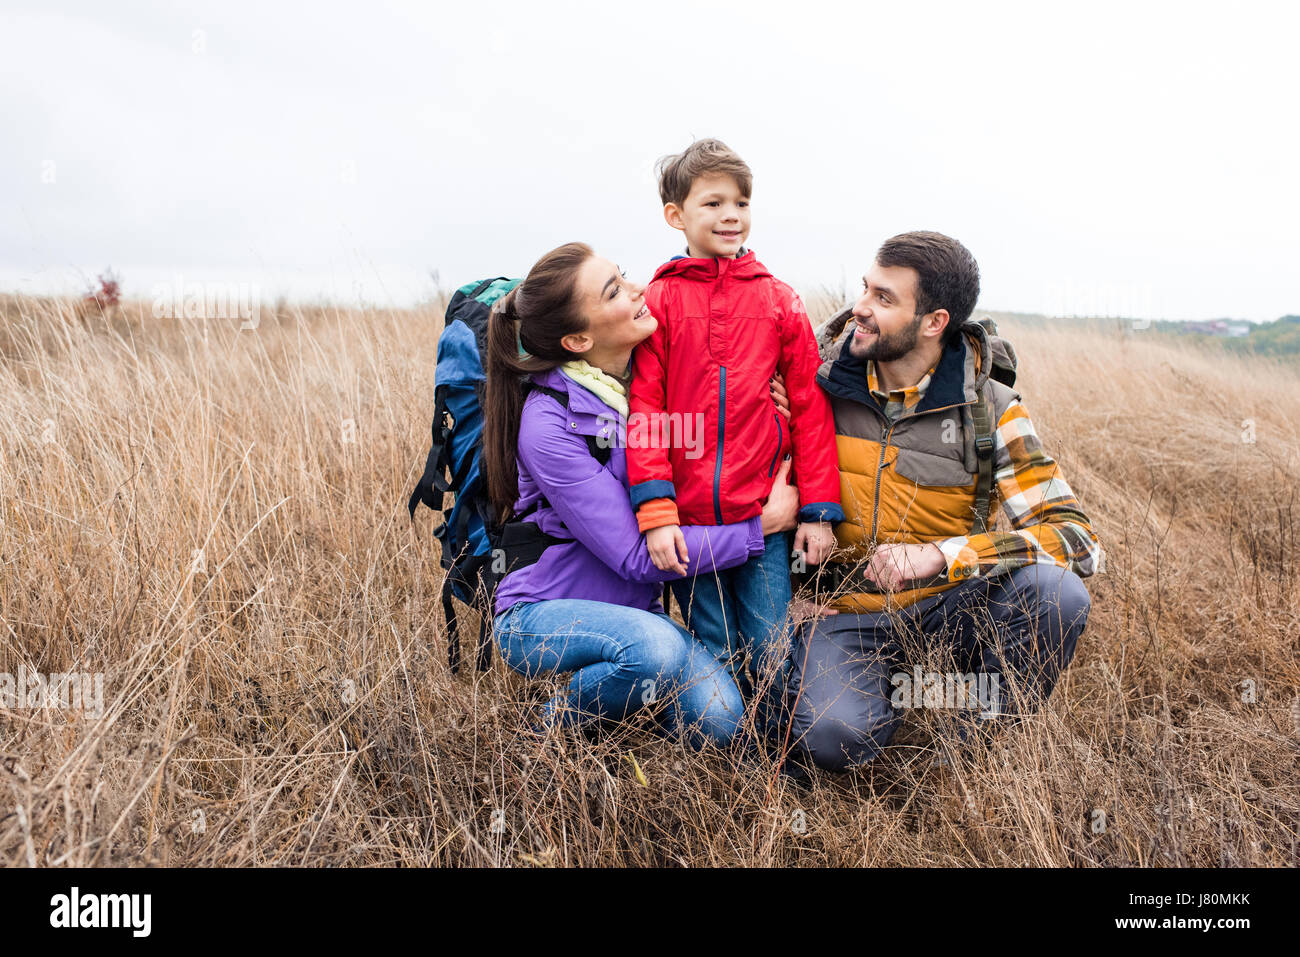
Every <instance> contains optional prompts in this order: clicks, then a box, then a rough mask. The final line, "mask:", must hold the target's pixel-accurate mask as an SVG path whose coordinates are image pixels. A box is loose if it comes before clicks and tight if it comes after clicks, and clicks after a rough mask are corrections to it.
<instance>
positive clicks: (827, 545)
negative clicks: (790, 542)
mask: <svg viewBox="0 0 1300 957" xmlns="http://www.w3.org/2000/svg"><path fill="white" fill-rule="evenodd" d="M834 547H835V533H834V532H833V531H832V530H831V523H830V522H800V523H799V527H798V528H797V529H795V533H794V548H795V551H797V552H803V554H804V560H805V561H806V562H808V564H810V565H820V564H821V563H822V562H823V561H824V560H825V559H826V557H827V556H828V555H830V553H831V549H832V548H834Z"/></svg>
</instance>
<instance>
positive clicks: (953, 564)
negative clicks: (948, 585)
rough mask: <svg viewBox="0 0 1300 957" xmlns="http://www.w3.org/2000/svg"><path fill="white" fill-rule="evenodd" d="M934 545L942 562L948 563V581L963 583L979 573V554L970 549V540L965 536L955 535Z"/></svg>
mask: <svg viewBox="0 0 1300 957" xmlns="http://www.w3.org/2000/svg"><path fill="white" fill-rule="evenodd" d="M934 544H935V545H937V546H939V551H941V552H943V558H944V561H946V562H947V563H948V581H950V582H960V581H965V580H966V579H968V578H974V577H975V576H977V575H978V574H979V573H980V557H979V553H978V552H977V551H975V549H974V548H972V547H971V540H970V538H968V537H967V536H965V535H956V536H954V537H952V538H944V539H940V540H939V541H937V542H935V543H934Z"/></svg>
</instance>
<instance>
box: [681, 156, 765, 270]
mask: <svg viewBox="0 0 1300 957" xmlns="http://www.w3.org/2000/svg"><path fill="white" fill-rule="evenodd" d="M664 218H665V219H666V220H668V225H670V226H672V227H673V228H675V229H680V230H682V231H683V232H684V233H686V244H687V247H688V248H689V250H690V253H691V255H692V256H696V257H700V258H708V257H734V256H735V255H736V253H738V252H740V247H741V246H743V245H744V244H745V240H746V238H748V236H749V197H748V196H746V195H744V194H743V193H741V191H740V186H739V185H738V184H737V183H736V179H735V177H733V176H731V175H730V174H728V173H709V174H707V175H705V176H700V177H697V178H696V180H695V182H694V183H692V184H691V191H690V193H689V194H688V195H687V197H686V200H685V201H684V202H683V203H682V204H681V206H678V205H677V204H676V203H669V204H668V205H667V206H665V207H664Z"/></svg>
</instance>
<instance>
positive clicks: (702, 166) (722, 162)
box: [655, 139, 754, 206]
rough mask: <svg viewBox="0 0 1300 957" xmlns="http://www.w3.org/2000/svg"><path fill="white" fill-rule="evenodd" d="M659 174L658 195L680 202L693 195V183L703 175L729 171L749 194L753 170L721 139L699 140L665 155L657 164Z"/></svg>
mask: <svg viewBox="0 0 1300 957" xmlns="http://www.w3.org/2000/svg"><path fill="white" fill-rule="evenodd" d="M655 172H657V173H658V174H659V198H660V199H662V200H663V202H664V205H665V206H667V205H668V204H669V203H673V204H675V205H677V206H681V205H682V204H683V203H684V202H686V197H687V196H689V195H690V192H691V186H692V185H693V184H694V183H695V181H696V180H697V179H698V178H699V177H701V176H707V175H708V174H710V173H726V174H728V175H729V176H731V177H733V178H734V179H735V180H736V185H737V186H739V187H740V191H741V192H742V193H744V194H745V196H749V195H750V190H751V189H752V188H753V185H754V174H753V173H751V172H750V171H749V167H748V166H747V165H746V164H745V161H744V160H743V159H741V158H740V156H739V154H737V153H736V152H734V151H733V150H732V149H731V147H729V146H727V144H726V143H724V142H722V140H715V139H703V140H696V141H695V142H694V143H692V144H691V145H690V146H688V147H686V149H685V150H683V151H682V152H680V153H674V154H672V155H671V156H665V157H663V158H662V159H661V160H659V162H658V163H656V164H655Z"/></svg>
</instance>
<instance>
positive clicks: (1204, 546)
mask: <svg viewBox="0 0 1300 957" xmlns="http://www.w3.org/2000/svg"><path fill="white" fill-rule="evenodd" d="M812 305H814V303H813V302H810V306H812ZM814 311H815V312H820V313H821V314H822V315H825V314H826V313H827V312H828V311H829V303H820V304H816V308H815V310H814ZM441 313H442V309H441V304H440V303H431V304H429V305H427V306H425V307H422V308H418V309H412V310H408V311H400V310H397V311H388V310H364V311H363V310H354V311H349V310H343V309H334V308H324V307H322V308H296V307H294V308H291V307H285V306H283V305H280V306H277V307H275V308H269V307H268V308H264V309H263V311H262V314H261V319H260V323H259V324H258V325H257V327H256V328H255V329H244V330H240V329H239V321H238V320H225V319H222V320H214V319H209V320H202V319H155V318H153V317H152V316H151V315H150V310H149V306H148V304H139V303H136V304H131V303H128V304H125V305H124V306H123V307H121V308H120V309H115V310H113V311H112V312H111V313H110V314H109V315H107V316H104V315H100V314H98V313H97V312H93V314H91V315H87V314H86V313H85V310H84V309H81V310H79V309H78V308H77V305H76V303H75V302H73V301H70V300H69V301H63V300H42V299H31V298H17V297H9V298H6V299H3V300H0V404H3V406H4V407H5V408H6V409H8V410H9V411H8V413H7V414H6V418H5V420H4V422H3V424H2V425H0V453H2V454H0V488H2V489H3V499H2V500H0V506H2V514H0V555H2V556H3V572H2V573H0V619H2V621H0V673H4V674H9V675H17V674H19V673H20V671H22V670H25V671H26V672H35V673H38V674H43V675H51V674H56V673H59V674H61V673H83V672H84V673H92V674H93V673H100V674H102V675H103V685H102V687H103V698H102V704H103V709H102V713H98V714H96V713H95V712H96V711H98V709H91V708H86V707H83V708H81V709H77V708H34V709H31V708H25V707H22V706H21V704H16V705H15V707H12V708H9V709H7V710H5V709H0V862H3V863H5V864H7V865H11V866H23V865H38V866H46V865H51V866H59V865H68V866H72V865H89V864H95V865H152V864H167V865H182V866H190V865H199V866H207V865H217V866H247V865H307V866H349V865H399V864H400V865H408V866H443V865H476V866H477V865H496V866H549V865H557V866H558V865H588V866H592V865H612V866H645V865H667V866H700V865H705V866H717V865H776V866H784V865H864V866H879V865H886V866H889V865H935V866H953V865H1008V864H1028V865H1048V866H1089V867H1090V866H1112V865H1130V866H1183V865H1210V866H1216V865H1247V866H1295V865H1296V864H1297V863H1300V838H1298V833H1300V770H1298V758H1300V654H1298V652H1300V593H1298V588H1297V582H1298V581H1300V573H1298V569H1300V541H1298V540H1297V533H1298V532H1300V503H1297V493H1298V492H1300V376H1297V375H1296V369H1295V366H1294V365H1286V364H1282V363H1281V362H1279V361H1278V360H1271V359H1266V358H1261V357H1252V356H1233V355H1223V354H1220V353H1217V352H1212V351H1208V350H1206V349H1204V348H1203V347H1198V346H1195V345H1190V344H1183V343H1179V342H1178V341H1176V340H1173V339H1170V338H1167V337H1162V338H1157V337H1154V336H1144V335H1143V332H1142V331H1141V330H1133V329H1128V330H1125V329H1124V328H1123V327H1122V326H1121V325H1120V324H1118V323H1112V324H1111V326H1110V327H1106V326H1103V325H1093V326H1084V325H1051V324H1039V323H1035V324H1024V325H1017V324H1016V322H1015V321H1014V319H1007V320H1006V321H1005V322H1004V323H1003V332H1004V333H1005V334H1006V335H1008V337H1009V338H1011V339H1012V341H1013V342H1014V343H1015V345H1016V348H1017V350H1018V352H1019V354H1020V357H1021V363H1022V369H1023V371H1022V374H1021V382H1020V391H1021V393H1022V395H1023V396H1024V401H1025V405H1026V408H1027V409H1028V411H1029V413H1030V415H1031V416H1033V418H1034V420H1035V422H1036V424H1037V426H1038V429H1039V432H1040V433H1041V434H1042V436H1043V438H1044V441H1045V443H1046V444H1047V447H1048V449H1049V451H1050V452H1052V454H1054V455H1055V456H1056V457H1057V459H1058V460H1059V461H1060V463H1061V466H1062V468H1063V470H1064V472H1065V475H1066V477H1067V478H1068V480H1069V481H1070V483H1071V484H1072V486H1073V488H1074V490H1075V492H1076V493H1077V494H1078V496H1079V498H1080V499H1081V501H1082V503H1083V505H1084V507H1085V509H1086V510H1087V511H1088V513H1089V515H1090V516H1091V517H1092V519H1093V522H1094V527H1095V528H1096V530H1097V532H1098V534H1099V536H1100V537H1101V539H1102V541H1103V543H1104V546H1105V548H1106V555H1107V560H1106V567H1105V569H1104V572H1103V573H1101V574H1099V575H1097V576H1095V577H1093V578H1091V579H1089V580H1088V585H1089V590H1090V592H1091V594H1092V599H1093V604H1092V614H1091V617H1090V620H1089V624H1088V628H1087V631H1086V632H1085V633H1084V636H1083V638H1082V639H1081V642H1080V646H1079V653H1078V656H1077V657H1076V659H1075V661H1074V663H1073V665H1072V666H1071V667H1070V669H1069V670H1068V671H1067V672H1066V674H1065V676H1064V678H1063V680H1062V682H1061V684H1060V686H1059V687H1058V689H1057V691H1056V693H1055V694H1054V695H1053V697H1052V699H1051V701H1050V704H1049V707H1048V708H1047V709H1046V710H1045V711H1044V712H1042V713H1040V714H1038V715H1036V716H1035V717H1033V718H1032V719H1030V720H1028V721H1027V722H1026V723H1025V724H1024V725H1023V726H1021V727H1019V728H1015V729H1010V730H1007V731H1006V732H1004V733H1003V734H1002V735H1000V736H999V738H998V739H997V741H996V742H995V744H994V745H993V746H992V747H991V748H989V749H987V750H965V749H951V748H949V747H948V746H947V745H946V744H945V743H944V742H945V741H946V740H947V739H946V738H944V737H943V736H942V735H941V734H940V732H941V731H942V728H940V727H938V726H937V724H936V722H935V721H934V720H932V719H931V718H929V717H928V716H927V713H926V712H914V713H913V714H914V717H913V718H910V719H909V723H908V725H907V726H906V727H905V728H904V732H903V734H902V735H901V736H900V739H899V741H898V746H897V747H894V748H891V749H890V750H889V751H888V752H887V753H886V755H885V756H884V757H883V758H882V759H881V760H879V761H878V762H876V764H875V765H874V766H873V767H872V768H871V769H870V770H868V771H864V772H860V773H858V774H855V775H852V776H847V777H842V778H831V777H818V778H817V779H816V780H815V781H814V783H813V784H812V786H811V787H810V788H802V787H799V786H797V785H795V784H793V783H791V782H789V781H788V780H786V779H785V778H784V777H779V776H777V775H775V774H774V773H773V769H772V768H771V767H755V766H754V764H753V763H751V762H747V761H746V760H744V759H742V758H741V757H739V756H737V755H734V754H724V753H719V752H716V751H715V752H709V753H705V754H699V755H697V754H692V753H690V752H688V751H686V750H684V749H683V748H681V747H680V746H679V745H676V744H673V743H670V742H668V741H665V740H663V739H660V738H658V737H655V736H654V735H652V734H651V733H649V731H648V730H647V728H646V727H645V726H644V725H643V724H642V723H639V722H635V721H634V722H632V723H631V724H630V725H628V726H626V727H624V728H623V729H620V730H618V731H616V732H613V733H608V734H603V735H599V736H596V737H594V738H588V737H587V736H583V735H577V734H572V735H561V736H558V737H556V738H552V739H551V740H548V741H541V742H539V741H535V740H533V739H531V738H528V737H527V736H522V735H520V734H519V733H518V732H519V728H520V727H521V726H522V725H523V724H524V723H525V718H526V715H527V714H528V712H529V709H530V708H531V707H533V706H534V705H535V703H536V702H537V701H538V700H541V699H542V698H543V697H544V696H545V695H546V694H547V691H548V689H547V688H546V687H545V686H544V685H541V684H529V683H526V682H524V681H523V680H522V679H520V678H518V677H516V676H514V675H513V674H511V673H510V672H509V671H508V670H507V669H506V668H505V667H504V665H503V664H502V663H501V662H500V661H498V662H496V663H495V664H494V666H493V668H492V670H491V671H490V672H488V673H486V674H475V673H473V672H470V671H465V672H462V673H461V675H460V676H459V677H454V676H452V675H451V674H450V672H449V670H448V667H447V662H446V654H445V643H444V639H443V627H442V624H443V623H442V620H441V616H442V612H441V608H440V605H439V602H438V592H439V585H440V568H439V563H438V554H437V549H436V544H435V543H434V542H433V540H432V538H431V535H430V531H431V529H432V526H433V521H434V519H433V516H432V513H430V512H429V511H428V510H427V509H422V510H421V511H420V512H419V513H418V517H417V524H416V526H415V527H414V528H413V527H412V526H411V523H410V521H409V519H408V517H407V513H406V497H407V494H408V493H409V491H410V489H411V487H412V485H413V483H414V480H415V478H416V477H417V475H418V473H419V471H420V470H421V469H422V467H423V463H424V456H425V452H426V450H427V447H428V441H429V418H430V414H431V411H432V396H433V368H434V354H435V348H436V337H437V334H438V331H439V329H440V327H441ZM465 618H466V621H465V627H466V630H467V631H472V630H476V622H475V621H474V619H473V617H472V616H465ZM938 752H944V753H948V754H949V757H950V764H949V765H948V766H946V767H935V766H934V762H933V761H932V760H930V759H931V758H932V757H933V755H934V754H935V753H938ZM629 753H630V755H631V757H629Z"/></svg>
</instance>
